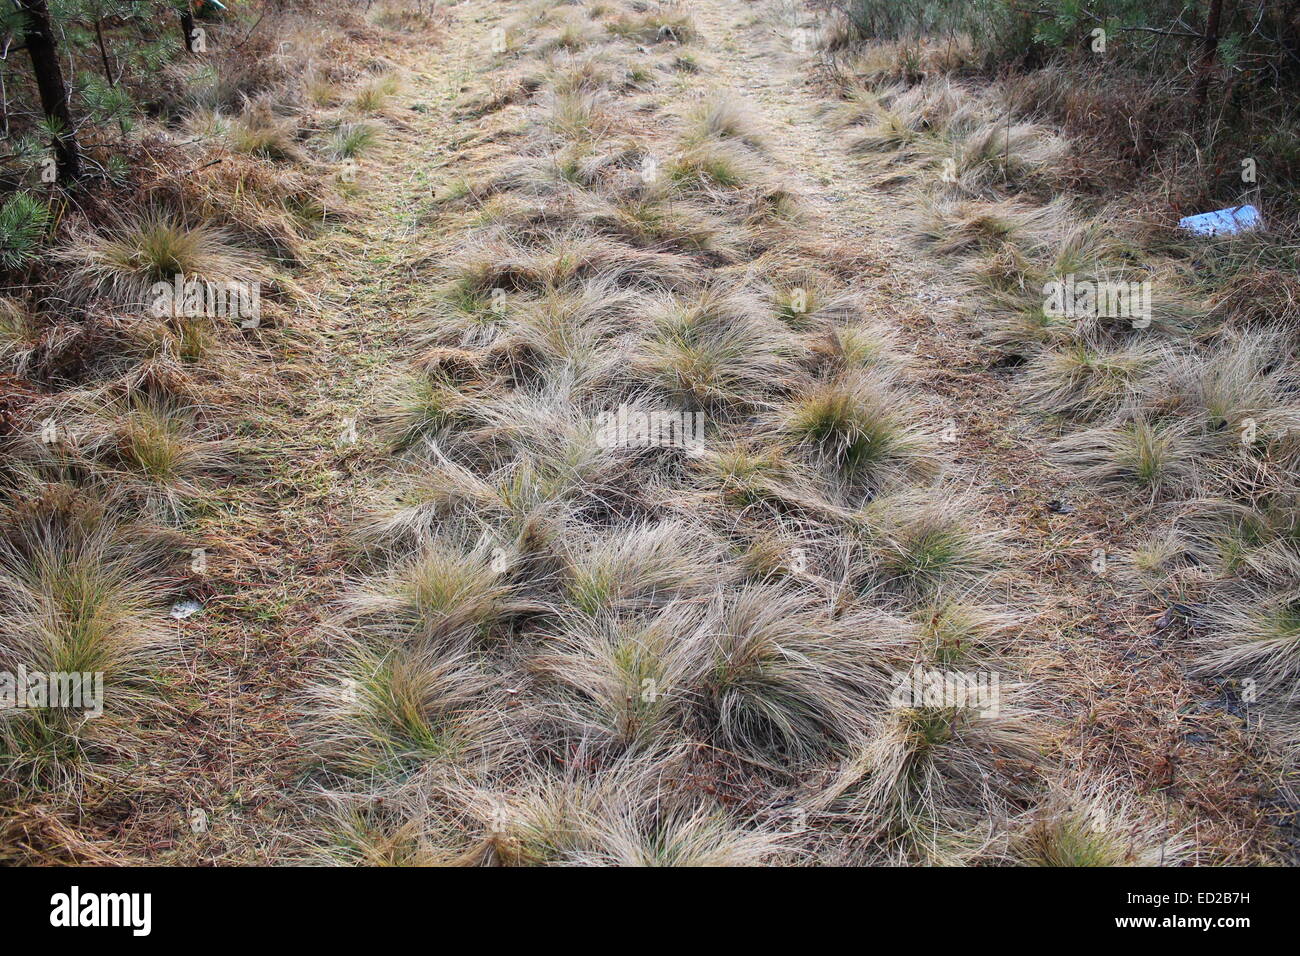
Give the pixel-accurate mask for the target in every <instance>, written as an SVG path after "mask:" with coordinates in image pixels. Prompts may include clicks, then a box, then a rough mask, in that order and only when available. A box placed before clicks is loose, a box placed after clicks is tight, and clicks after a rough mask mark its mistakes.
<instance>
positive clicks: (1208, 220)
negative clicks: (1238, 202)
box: [1178, 205, 1264, 236]
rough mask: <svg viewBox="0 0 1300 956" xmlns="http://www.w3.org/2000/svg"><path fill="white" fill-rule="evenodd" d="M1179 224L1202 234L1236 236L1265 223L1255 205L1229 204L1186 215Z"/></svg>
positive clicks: (1190, 230)
mask: <svg viewBox="0 0 1300 956" xmlns="http://www.w3.org/2000/svg"><path fill="white" fill-rule="evenodd" d="M1178 225H1179V226H1180V227H1181V228H1183V229H1186V230H1188V231H1189V232H1194V233H1196V234H1197V235H1201V236H1235V235H1236V234H1237V233H1239V232H1249V231H1250V230H1252V229H1258V228H1259V227H1260V226H1262V225H1264V218H1263V217H1262V216H1261V215H1260V214H1259V210H1258V209H1256V208H1255V207H1254V206H1249V205H1247V206H1229V207H1228V208H1227V209H1216V210H1215V211H1214V212H1203V213H1199V214H1198V215H1195V216H1185V217H1184V218H1182V219H1180V220H1178Z"/></svg>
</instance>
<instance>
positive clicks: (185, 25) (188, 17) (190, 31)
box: [180, 2, 194, 53]
mask: <svg viewBox="0 0 1300 956" xmlns="http://www.w3.org/2000/svg"><path fill="white" fill-rule="evenodd" d="M180 14H181V33H183V34H185V52H186V53H193V52H194V14H193V13H191V12H190V5H189V3H188V2H187V3H186V4H185V5H184V6H183V7H181V9H180Z"/></svg>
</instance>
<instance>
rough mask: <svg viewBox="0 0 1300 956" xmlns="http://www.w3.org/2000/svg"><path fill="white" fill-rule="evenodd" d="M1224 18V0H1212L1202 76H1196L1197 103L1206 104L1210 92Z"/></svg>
mask: <svg viewBox="0 0 1300 956" xmlns="http://www.w3.org/2000/svg"><path fill="white" fill-rule="evenodd" d="M1222 20H1223V0H1210V12H1209V14H1208V15H1207V16H1206V18H1205V35H1204V36H1203V37H1202V38H1201V65H1200V69H1199V72H1200V76H1198V77H1197V78H1196V104H1197V106H1204V105H1205V103H1206V101H1207V100H1208V99H1209V94H1210V73H1211V71H1212V70H1213V69H1214V55H1215V54H1216V53H1217V52H1218V50H1219V25H1220V23H1221V22H1222Z"/></svg>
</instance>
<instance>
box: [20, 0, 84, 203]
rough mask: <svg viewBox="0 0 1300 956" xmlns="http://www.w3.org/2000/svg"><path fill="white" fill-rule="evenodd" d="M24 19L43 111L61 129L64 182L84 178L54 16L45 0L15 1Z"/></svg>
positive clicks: (58, 143)
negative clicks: (51, 21) (52, 16)
mask: <svg viewBox="0 0 1300 956" xmlns="http://www.w3.org/2000/svg"><path fill="white" fill-rule="evenodd" d="M15 2H16V3H17V4H18V9H19V10H21V11H22V13H23V18H24V33H23V42H24V43H25V44H26V46H27V52H28V54H29V55H30V56H31V58H32V72H33V73H35V74H36V88H37V90H39V91H40V95H41V109H43V110H44V111H45V115H46V117H47V118H49V119H50V120H53V121H54V122H55V123H56V124H57V125H58V126H59V127H60V130H59V135H58V136H56V137H55V139H54V161H55V163H56V168H57V169H58V171H59V178H60V179H61V180H63V181H70V180H75V179H76V178H77V177H78V176H80V175H81V153H80V151H79V150H78V149H77V140H76V137H75V136H74V135H73V132H72V114H71V113H70V112H68V88H67V86H66V85H65V84H64V82H63V70H62V69H61V68H60V67H59V51H58V48H57V47H56V46H55V44H54V31H53V29H51V27H50V12H49V9H48V8H47V7H46V4H45V0H15Z"/></svg>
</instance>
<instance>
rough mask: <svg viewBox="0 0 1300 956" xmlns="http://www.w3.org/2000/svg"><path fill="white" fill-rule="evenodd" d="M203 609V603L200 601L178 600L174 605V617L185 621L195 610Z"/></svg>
mask: <svg viewBox="0 0 1300 956" xmlns="http://www.w3.org/2000/svg"><path fill="white" fill-rule="evenodd" d="M201 610H203V605H202V604H200V603H199V602H198V601H177V602H176V603H175V604H173V605H172V617H174V618H176V620H178V621H183V620H185V619H186V618H187V617H189V616H190V615H191V614H193V613H194V612H195V611H201Z"/></svg>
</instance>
